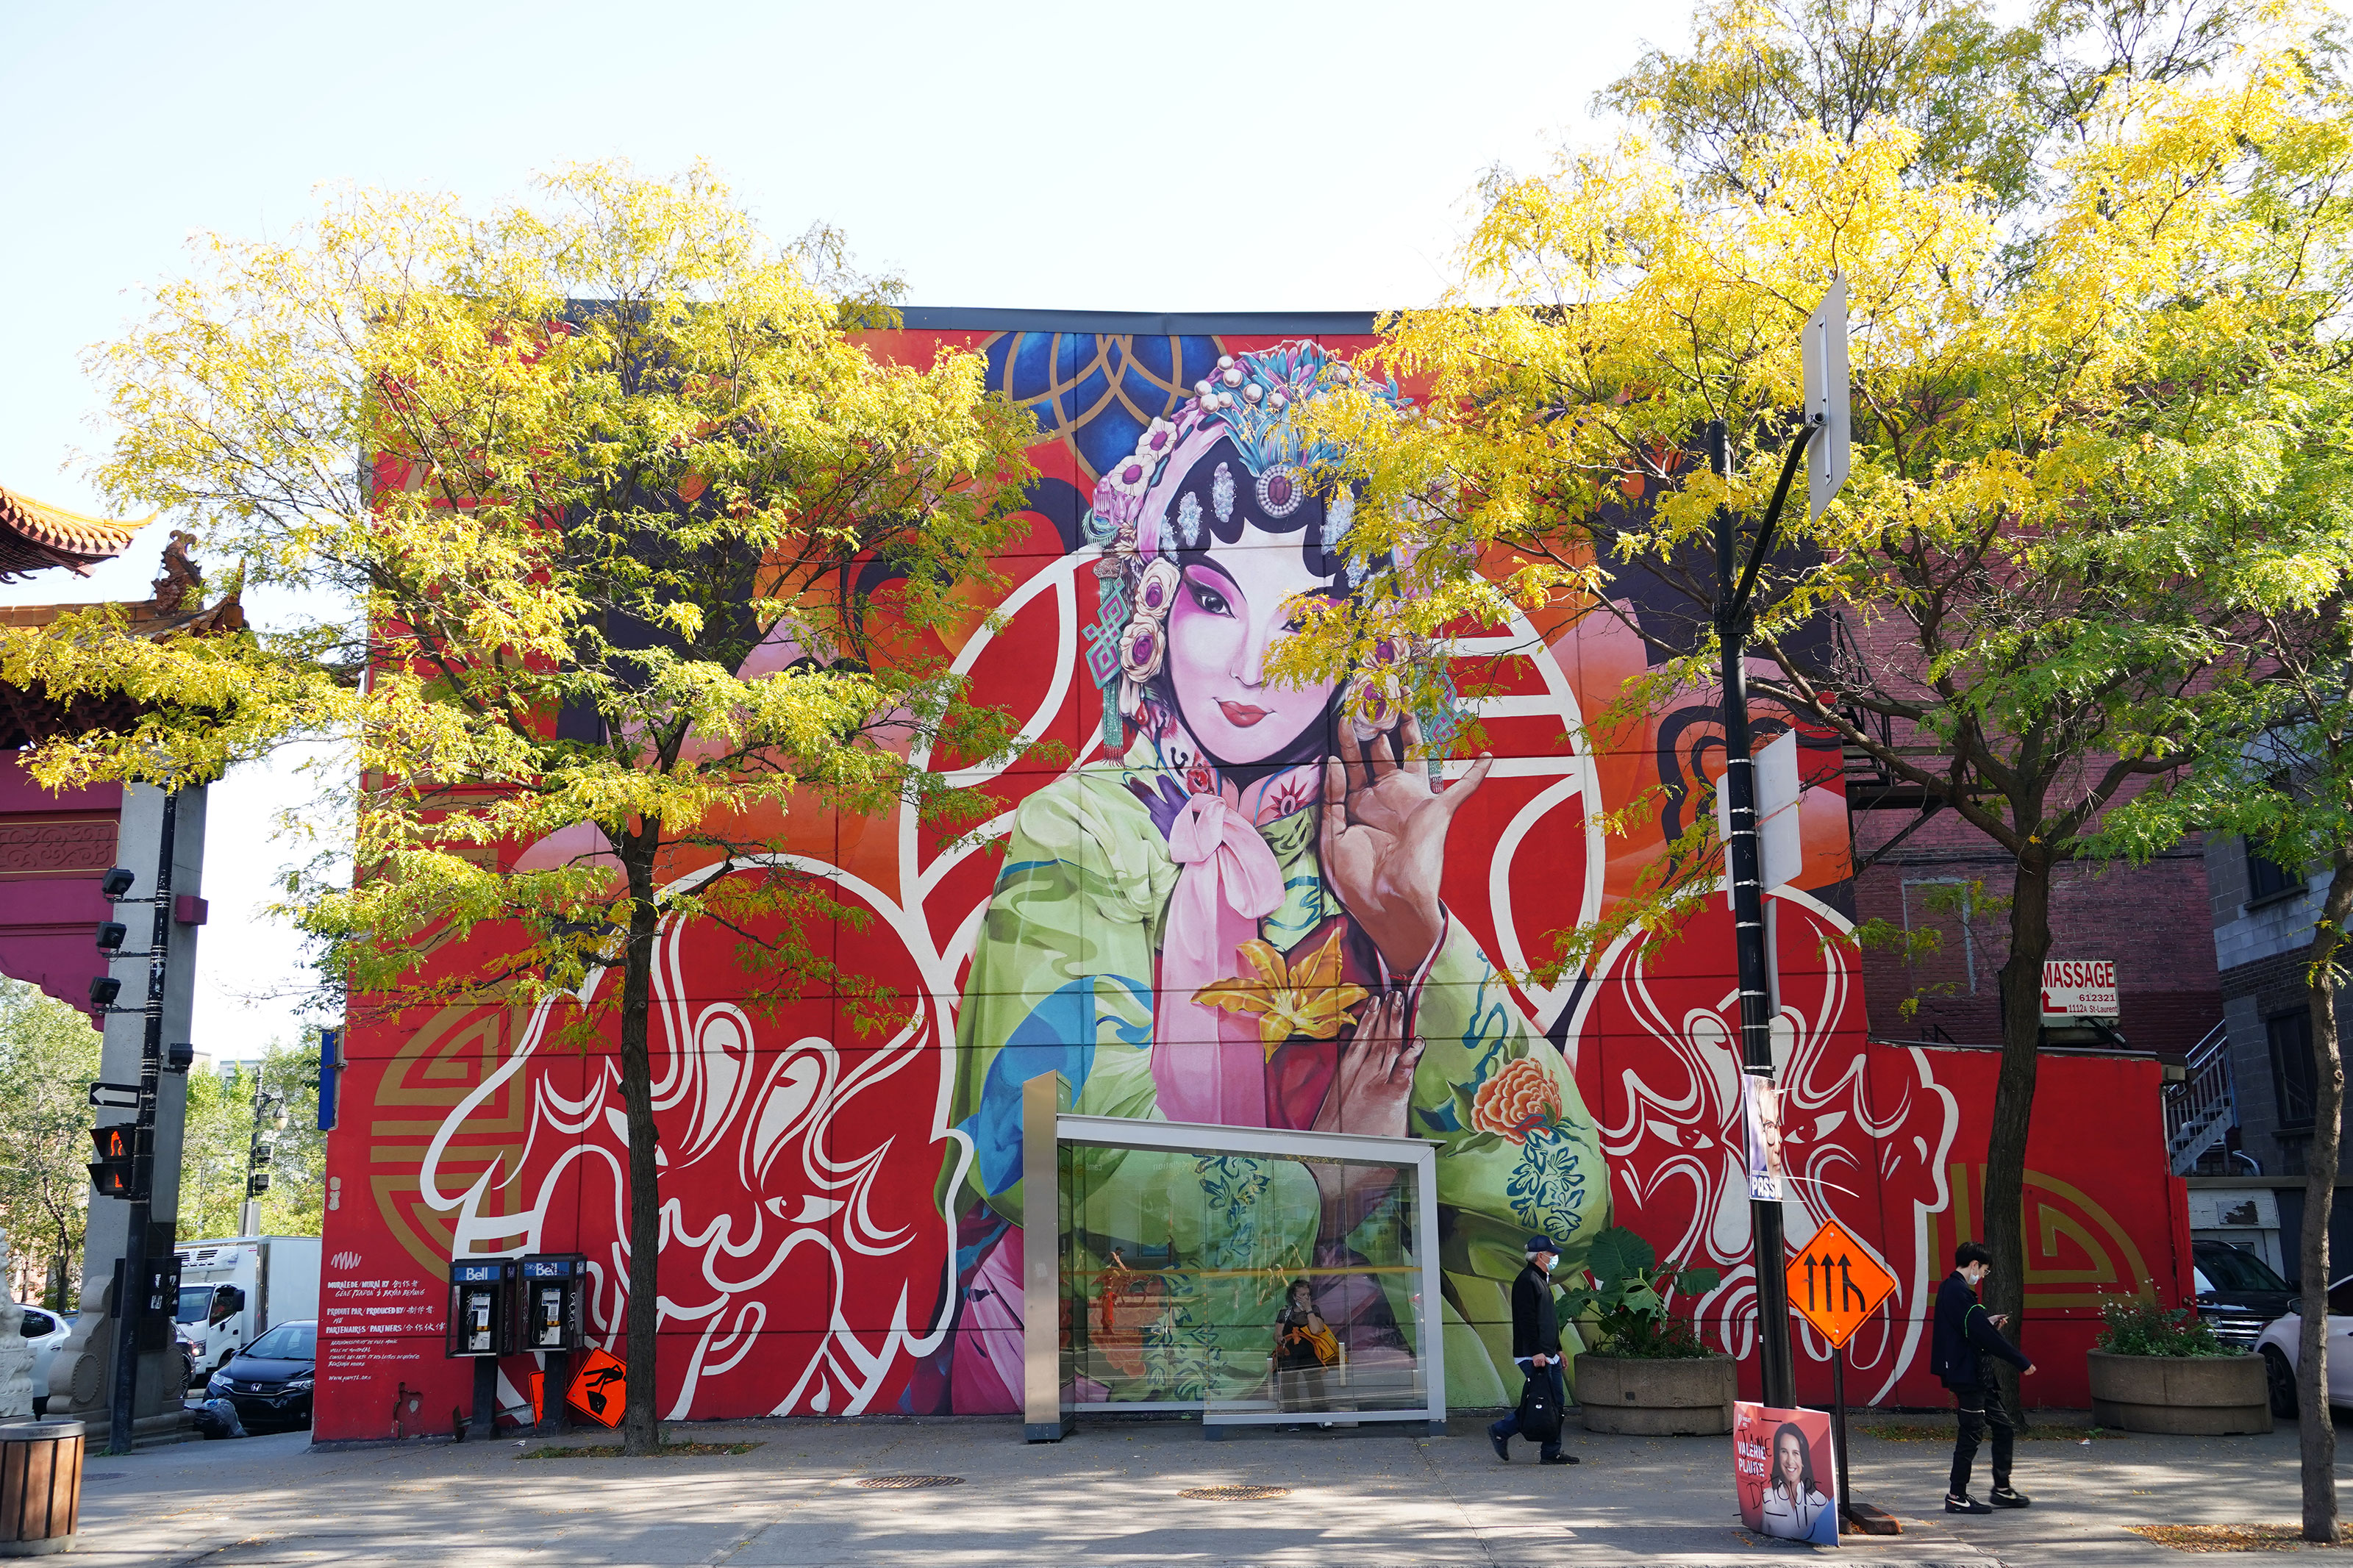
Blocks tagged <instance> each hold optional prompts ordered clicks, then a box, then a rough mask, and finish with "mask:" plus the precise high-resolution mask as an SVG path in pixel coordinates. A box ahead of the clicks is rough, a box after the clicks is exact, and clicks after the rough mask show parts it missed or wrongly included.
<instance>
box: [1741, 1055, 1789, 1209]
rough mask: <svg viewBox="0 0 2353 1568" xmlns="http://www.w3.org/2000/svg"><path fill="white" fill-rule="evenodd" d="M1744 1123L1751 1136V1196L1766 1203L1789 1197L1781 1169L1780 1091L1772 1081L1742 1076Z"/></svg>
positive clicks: (1748, 1075) (1749, 1165) (1749, 1153)
mask: <svg viewBox="0 0 2353 1568" xmlns="http://www.w3.org/2000/svg"><path fill="white" fill-rule="evenodd" d="M1740 1081H1741V1091H1742V1098H1743V1100H1744V1104H1743V1107H1742V1110H1743V1113H1744V1116H1743V1120H1744V1121H1745V1124H1746V1129H1747V1134H1748V1195H1749V1197H1750V1198H1752V1199H1754V1200H1757V1201H1760V1202H1765V1203H1776V1204H1778V1203H1779V1202H1780V1201H1781V1200H1782V1198H1783V1197H1785V1196H1787V1195H1788V1194H1787V1192H1786V1187H1787V1180H1786V1178H1785V1177H1784V1176H1783V1175H1782V1169H1781V1091H1780V1089H1778V1088H1776V1087H1775V1086H1774V1083H1773V1080H1772V1079H1767V1078H1759V1077H1757V1076H1756V1075H1755V1074H1753V1073H1744V1074H1743V1075H1742V1076H1741V1080H1740Z"/></svg>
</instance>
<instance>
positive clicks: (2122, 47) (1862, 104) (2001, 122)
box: [1595, 0, 2270, 212]
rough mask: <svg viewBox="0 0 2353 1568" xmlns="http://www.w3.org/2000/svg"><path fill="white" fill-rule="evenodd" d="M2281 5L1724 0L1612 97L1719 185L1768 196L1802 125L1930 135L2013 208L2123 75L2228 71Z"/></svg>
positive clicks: (1853, 132)
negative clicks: (1781, 143)
mask: <svg viewBox="0 0 2353 1568" xmlns="http://www.w3.org/2000/svg"><path fill="white" fill-rule="evenodd" d="M2269 14H2270V13H2269V9H2268V8H2267V7H2265V6H2263V5H2259V4H2247V3H2246V0H2041V4H2039V5H2036V6H2035V7H2034V9H2033V10H2032V11H2031V13H2029V14H2028V16H2027V17H2026V18H2025V20H2024V21H2023V22H2022V24H2021V25H2019V26H2000V24H1998V23H1997V22H1996V20H1995V19H1994V13H1993V7H1991V6H1990V5H1986V4H1984V3H1983V0H1892V3H1890V0H1766V3H1765V4H1763V5H1755V4H1733V3H1730V0H1709V3H1708V4H1705V5H1702V6H1701V7H1700V8H1699V10H1698V11H1697V12H1696V13H1695V15H1694V17H1693V20H1692V35H1691V45H1690V50H1689V52H1688V53H1684V54H1673V53H1670V52H1669V51H1667V50H1665V49H1662V48H1651V49H1650V50H1648V51H1646V52H1645V53H1644V54H1643V56H1642V57H1641V59H1640V60H1639V61H1637V62H1636V64H1635V67H1634V68H1633V69H1632V70H1630V71H1629V72H1627V73H1626V74H1625V75H1624V76H1622V77H1620V78H1619V79H1617V80H1615V81H1613V82H1611V83H1610V84H1609V86H1608V87H1606V88H1604V89H1602V90H1601V91H1600V92H1599V94H1597V95H1596V98H1595V107H1596V108H1600V109H1609V110H1615V111H1616V112H1617V113H1619V114H1620V115H1622V116H1624V117H1625V118H1626V119H1627V120H1629V121H1631V122H1633V123H1635V124H1638V125H1641V127H1643V128H1644V130H1646V131H1647V132H1650V133H1651V135H1652V136H1653V137H1654V138H1655V139H1656V140H1657V141H1658V142H1659V143H1660V145H1661V146H1662V148H1663V149H1664V150H1665V152H1666V153H1667V154H1668V156H1669V157H1670V158H1672V160H1673V162H1674V163H1675V165H1676V166H1677V167H1678V168H1680V169H1682V170H1683V172H1684V173H1685V174H1687V175H1689V176H1690V177H1692V178H1693V179H1694V181H1695V182H1696V183H1697V184H1700V185H1702V186H1703V187H1704V188H1709V189H1715V190H1719V191H1725V192H1734V193H1743V194H1746V195H1750V196H1752V197H1755V196H1761V195H1766V194H1767V193H1766V192H1764V191H1762V190H1760V189H1758V188H1757V185H1756V184H1754V182H1755V181H1756V180H1757V179H1759V178H1770V177H1771V173H1772V166H1771V165H1770V163H1766V164H1761V165H1760V164H1758V163H1756V162H1754V154H1755V153H1756V152H1757V150H1758V149H1760V148H1763V147H1765V146H1767V145H1768V144H1769V143H1770V142H1772V141H1773V140H1774V139H1775V138H1776V137H1778V136H1780V135H1782V134H1785V133H1786V132H1788V130H1789V128H1790V127H1792V126H1796V125H1800V124H1808V123H1810V124H1814V125H1818V126H1820V127H1821V128H1822V129H1823V131H1824V132H1827V133H1828V134H1830V135H1831V136H1832V137H1834V138H1837V139H1838V140H1840V141H1843V142H1852V141H1854V140H1855V139H1856V138H1858V137H1859V136H1861V135H1862V134H1863V133H1864V132H1866V130H1867V129H1868V128H1870V127H1871V126H1873V125H1874V124H1876V123H1881V122H1885V121H1894V122H1895V123H1898V124H1901V125H1903V126H1905V127H1906V128H1907V129H1909V130H1911V131H1913V132H1916V133H1917V135H1918V137H1919V142H1918V143H1917V145H1916V146H1915V149H1914V152H1913V154H1912V163H1911V168H1910V171H1909V173H1910V176H1911V177H1912V178H1913V179H1915V181H1920V182H1924V183H1935V182H1938V181H1956V180H1959V181H1968V182H1970V183H1971V184H1973V185H1974V186H1975V188H1976V193H1977V199H1978V201H1979V202H1980V203H1982V204H1984V205H1987V206H1989V207H1990V208H1992V209H1995V210H1999V211H2004V212H2008V211H2012V210H2015V209H2017V208H2019V207H2021V206H2022V205H2026V204H2028V203H2030V202H2031V201H2033V200H2034V199H2035V198H2036V197H2037V196H2039V195H2042V194H2043V193H2044V192H2045V191H2047V190H2048V189H2049V188H2050V184H2051V182H2052V175H2053V173H2054V171H2053V169H2052V164H2051V159H2052V155H2053V154H2054V153H2057V152H2059V151H2062V150H2063V149H2066V148H2068V147H2072V146H2078V145H2081V144H2082V143H2083V142H2084V141H2085V140H2086V139H2087V138H2089V137H2090V136H2092V135H2093V134H2094V131H2095V127H2096V125H2097V121H2098V113H2099V105H2100V100H2101V99H2102V98H2103V97H2104V96H2105V94H2106V93H2107V91H2108V90H2109V89H2110V88H2111V87H2112V86H2114V85H2116V84H2118V83H2128V82H2135V81H2139V82H2164V81H2174V80H2185V79H2196V78H2199V77H2202V76H2206V75H2208V74H2211V72H2212V71H2213V70H2214V69H2215V68H2217V67H2218V66H2219V65H2220V64H2221V62H2222V61H2224V60H2225V59H2227V58H2229V57H2230V55H2231V53H2232V50H2233V49H2235V48H2238V47H2242V46H2243V45H2244V44H2246V43H2248V42H2250V41H2252V39H2253V37H2254V36H2255V34H2256V33H2257V32H2258V31H2259V30H2260V28H2261V27H2262V26H2263V23H2264V21H2265V19H2266V17H2267V16H2268V15H2269Z"/></svg>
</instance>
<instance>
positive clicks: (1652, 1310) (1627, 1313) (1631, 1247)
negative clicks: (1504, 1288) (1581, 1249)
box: [1561, 1225, 1720, 1360]
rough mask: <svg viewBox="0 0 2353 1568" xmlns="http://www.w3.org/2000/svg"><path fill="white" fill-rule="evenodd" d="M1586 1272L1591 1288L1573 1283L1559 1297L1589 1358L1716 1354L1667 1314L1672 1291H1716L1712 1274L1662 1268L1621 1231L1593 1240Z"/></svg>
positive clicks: (1653, 1254) (1646, 1246)
mask: <svg viewBox="0 0 2353 1568" xmlns="http://www.w3.org/2000/svg"><path fill="white" fill-rule="evenodd" d="M1585 1267H1586V1272H1587V1274H1588V1276H1589V1278H1590V1279H1591V1283H1589V1284H1579V1283H1572V1284H1570V1285H1569V1286H1568V1288H1567V1289H1565V1290H1564V1291H1563V1292H1562V1293H1561V1295H1562V1300H1564V1301H1565V1302H1566V1304H1567V1308H1568V1310H1569V1315H1570V1316H1571V1317H1573V1318H1575V1319H1576V1320H1577V1323H1578V1324H1579V1326H1580V1327H1583V1328H1584V1329H1586V1330H1587V1331H1588V1332H1587V1334H1586V1343H1587V1344H1588V1346H1590V1347H1591V1348H1590V1349H1589V1350H1588V1352H1587V1353H1588V1354H1589V1355H1604V1356H1639V1357H1643V1358H1646V1359H1650V1360H1668V1359H1685V1358H1692V1357H1698V1356H1705V1355H1713V1354H1715V1352H1713V1351H1711V1350H1709V1349H1708V1348H1707V1347H1706V1346H1705V1345H1704V1344H1702V1343H1700V1342H1699V1336H1698V1335H1697V1334H1695V1333H1694V1332H1693V1331H1692V1326H1691V1320H1690V1319H1688V1318H1679V1317H1677V1316H1676V1315H1675V1314H1674V1313H1672V1312H1671V1311H1669V1310H1667V1293H1668V1292H1669V1291H1671V1290H1683V1291H1703V1290H1713V1289H1715V1282H1716V1280H1717V1279H1719V1278H1720V1276H1719V1275H1718V1274H1717V1272H1716V1271H1715V1269H1713V1268H1683V1269H1675V1268H1660V1267H1659V1254H1658V1252H1657V1250H1656V1249H1655V1248H1653V1247H1651V1244H1650V1243H1649V1242H1647V1241H1644V1240H1643V1239H1642V1238H1641V1237H1639V1236H1637V1235H1635V1234H1634V1233H1633V1232H1632V1231H1630V1230H1629V1229H1627V1228H1626V1227H1625V1226H1622V1225H1613V1226H1610V1227H1609V1229H1608V1230H1605V1231H1603V1232H1602V1233H1601V1234H1600V1235H1599V1236H1597V1237H1594V1238H1593V1250H1592V1251H1591V1252H1590V1253H1588V1255H1587V1257H1586V1262H1585Z"/></svg>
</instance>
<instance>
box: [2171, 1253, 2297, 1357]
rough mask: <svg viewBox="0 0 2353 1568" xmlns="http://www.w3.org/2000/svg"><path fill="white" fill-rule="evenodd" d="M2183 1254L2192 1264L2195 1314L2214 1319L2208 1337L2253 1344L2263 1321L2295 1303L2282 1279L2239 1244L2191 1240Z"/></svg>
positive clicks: (2246, 1345)
mask: <svg viewBox="0 0 2353 1568" xmlns="http://www.w3.org/2000/svg"><path fill="white" fill-rule="evenodd" d="M2189 1259H2190V1261H2191V1262H2192V1263H2193V1264H2195V1265H2196V1266H2197V1269H2198V1273H2197V1285H2198V1315H2199V1316H2200V1317H2201V1318H2203V1319H2205V1320H2206V1321H2208V1322H2210V1323H2211V1324H2213V1325H2214V1337H2215V1338H2216V1339H2218V1340H2221V1342H2223V1343H2224V1344H2226V1345H2235V1346H2237V1347H2238V1348H2239V1349H2241V1350H2253V1349H2254V1347H2255V1336H2256V1335H2258V1334H2260V1333H2262V1332H2263V1325H2265V1324H2266V1323H2269V1322H2270V1321H2272V1320H2273V1319H2274V1318H2277V1317H2279V1316H2281V1315H2282V1314H2283V1313H2285V1312H2288V1311H2291V1310H2294V1309H2295V1291H2293V1290H2291V1289H2288V1284H2287V1281H2286V1280H2284V1279H2281V1278H2280V1277H2279V1276H2278V1275H2276V1274H2274V1273H2273V1272H2272V1266H2271V1265H2270V1264H2268V1263H2265V1262H2264V1261H2263V1259H2262V1258H2258V1257H2256V1256H2255V1255H2254V1254H2253V1253H2252V1252H2249V1251H2248V1250H2247V1249H2246V1248H2245V1247H2233V1246H2232V1245H2231V1244H2230V1243H2229V1242H2227V1241H2193V1242H2191V1243H2190V1244H2189Z"/></svg>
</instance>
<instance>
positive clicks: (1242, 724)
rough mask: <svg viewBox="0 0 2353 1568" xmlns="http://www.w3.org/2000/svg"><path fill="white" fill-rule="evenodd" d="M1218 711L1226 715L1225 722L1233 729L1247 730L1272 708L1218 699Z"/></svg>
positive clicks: (1271, 710)
mask: <svg viewBox="0 0 2353 1568" xmlns="http://www.w3.org/2000/svg"><path fill="white" fill-rule="evenodd" d="M1218 711H1219V712H1220V713H1223V714H1224V715H1225V716H1226V722H1227V723H1229V724H1231V725H1232V726H1233V727H1234V728H1235V729H1237V730H1247V729H1249V728H1250V726H1251V725H1253V724H1255V723H1257V722H1258V721H1260V720H1261V719H1263V718H1265V717H1266V716H1267V715H1268V714H1269V713H1271V712H1273V711H1274V710H1273V709H1271V708H1253V707H1251V706H1250V704H1249V703H1247V702H1227V701H1224V700H1219V703H1218Z"/></svg>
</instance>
